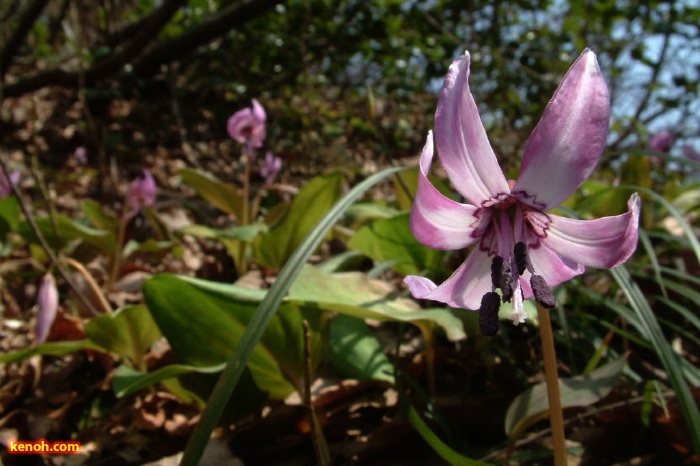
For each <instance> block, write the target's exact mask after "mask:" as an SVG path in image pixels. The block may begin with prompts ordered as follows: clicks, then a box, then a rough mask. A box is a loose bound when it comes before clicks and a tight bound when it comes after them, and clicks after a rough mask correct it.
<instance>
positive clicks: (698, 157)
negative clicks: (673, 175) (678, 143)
mask: <svg viewBox="0 0 700 466" xmlns="http://www.w3.org/2000/svg"><path fill="white" fill-rule="evenodd" d="M683 155H684V156H685V158H687V159H690V160H693V161H695V162H700V152H698V151H696V150H695V147H693V146H692V145H690V144H686V145H684V146H683Z"/></svg>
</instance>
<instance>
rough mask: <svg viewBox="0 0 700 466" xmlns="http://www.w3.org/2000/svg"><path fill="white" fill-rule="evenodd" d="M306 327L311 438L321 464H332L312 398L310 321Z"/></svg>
mask: <svg viewBox="0 0 700 466" xmlns="http://www.w3.org/2000/svg"><path fill="white" fill-rule="evenodd" d="M302 325H303V327H304V404H305V405H306V409H308V410H309V425H310V427H311V440H312V441H313V444H314V449H315V450H316V460H317V461H318V464H319V465H321V466H330V465H331V464H332V463H333V462H332V460H331V454H330V452H329V451H328V444H327V443H326V437H325V436H324V435H323V429H322V428H321V423H320V422H318V416H317V415H316V410H315V409H314V404H313V401H312V400H311V343H310V340H311V329H310V328H309V322H308V321H306V320H304V321H303V322H302Z"/></svg>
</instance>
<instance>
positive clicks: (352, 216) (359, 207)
mask: <svg viewBox="0 0 700 466" xmlns="http://www.w3.org/2000/svg"><path fill="white" fill-rule="evenodd" d="M399 213H400V212H399V211H398V210H396V209H394V208H393V207H387V206H383V205H380V204H377V203H376V202H358V203H357V204H355V205H353V206H352V207H350V208H349V209H348V211H347V213H346V214H345V217H346V218H347V220H348V221H349V222H350V223H351V224H352V227H353V228H358V227H359V226H360V225H363V224H365V223H367V222H368V221H371V220H377V219H381V218H391V217H394V216H396V215H398V214H399Z"/></svg>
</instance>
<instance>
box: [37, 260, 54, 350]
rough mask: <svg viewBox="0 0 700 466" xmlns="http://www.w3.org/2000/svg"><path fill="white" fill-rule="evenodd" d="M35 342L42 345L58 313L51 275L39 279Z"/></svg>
mask: <svg viewBox="0 0 700 466" xmlns="http://www.w3.org/2000/svg"><path fill="white" fill-rule="evenodd" d="M36 301H37V311H36V342H37V344H38V345H40V344H42V343H44V342H45V341H46V338H47V337H48V336H49V330H51V326H52V325H53V321H54V320H55V319H56V311H58V290H57V289H56V281H55V280H54V278H53V275H51V274H50V273H47V274H46V275H44V276H43V277H42V278H41V284H40V285H39V292H38V293H37V298H36Z"/></svg>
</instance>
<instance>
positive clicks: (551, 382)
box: [537, 303, 566, 466]
mask: <svg viewBox="0 0 700 466" xmlns="http://www.w3.org/2000/svg"><path fill="white" fill-rule="evenodd" d="M537 319H538V320H539V323H540V341H541V342H542V359H543V360H544V377H545V380H546V382H547V399H548V400H549V421H550V423H551V425H552V441H553V443H554V464H555V465H556V466H566V439H565V437H564V416H563V413H562V408H561V395H560V394H559V376H558V374H557V356H556V354H555V352H554V335H553V334H552V322H551V321H550V319H549V311H548V310H547V309H545V308H543V307H542V306H540V304H539V303H537Z"/></svg>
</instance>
